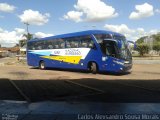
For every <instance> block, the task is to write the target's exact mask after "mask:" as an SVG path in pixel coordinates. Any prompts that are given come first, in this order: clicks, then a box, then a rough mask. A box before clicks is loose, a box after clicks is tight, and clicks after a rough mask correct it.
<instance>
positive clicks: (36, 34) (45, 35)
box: [34, 32, 53, 38]
mask: <svg viewBox="0 0 160 120" xmlns="http://www.w3.org/2000/svg"><path fill="white" fill-rule="evenodd" d="M49 36H53V34H46V33H43V32H37V33H35V35H34V37H35V38H44V37H49Z"/></svg>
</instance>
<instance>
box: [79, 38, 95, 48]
mask: <svg viewBox="0 0 160 120" xmlns="http://www.w3.org/2000/svg"><path fill="white" fill-rule="evenodd" d="M80 41H81V42H80V45H79V47H84V48H89V47H90V46H93V44H94V43H93V40H92V38H91V37H90V36H84V37H80Z"/></svg>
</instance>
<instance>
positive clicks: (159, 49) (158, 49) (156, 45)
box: [153, 43, 160, 55]
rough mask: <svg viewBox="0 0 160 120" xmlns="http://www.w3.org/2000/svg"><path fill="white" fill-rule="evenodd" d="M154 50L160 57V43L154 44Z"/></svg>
mask: <svg viewBox="0 0 160 120" xmlns="http://www.w3.org/2000/svg"><path fill="white" fill-rule="evenodd" d="M153 50H155V51H156V52H157V53H158V54H159V55H160V43H157V44H154V45H153Z"/></svg>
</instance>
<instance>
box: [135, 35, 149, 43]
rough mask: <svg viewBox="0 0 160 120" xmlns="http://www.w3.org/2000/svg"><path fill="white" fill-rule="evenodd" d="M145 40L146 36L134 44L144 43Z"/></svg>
mask: <svg viewBox="0 0 160 120" xmlns="http://www.w3.org/2000/svg"><path fill="white" fill-rule="evenodd" d="M146 38H147V36H144V37H141V38H139V39H138V40H137V41H136V44H141V43H144V40H145V39H146Z"/></svg>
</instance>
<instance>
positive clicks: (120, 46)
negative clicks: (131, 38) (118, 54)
mask: <svg viewBox="0 0 160 120" xmlns="http://www.w3.org/2000/svg"><path fill="white" fill-rule="evenodd" d="M117 44H118V48H120V49H121V48H122V42H121V41H119V40H118V42H117Z"/></svg>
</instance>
